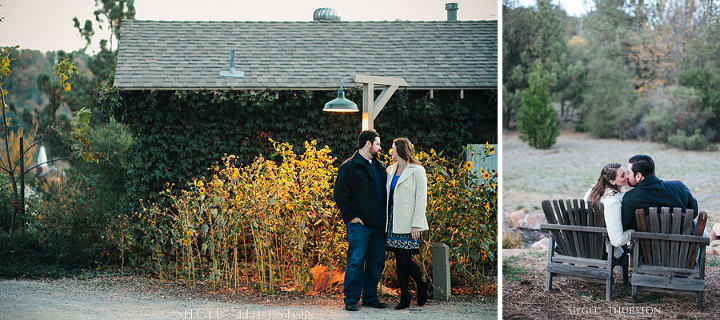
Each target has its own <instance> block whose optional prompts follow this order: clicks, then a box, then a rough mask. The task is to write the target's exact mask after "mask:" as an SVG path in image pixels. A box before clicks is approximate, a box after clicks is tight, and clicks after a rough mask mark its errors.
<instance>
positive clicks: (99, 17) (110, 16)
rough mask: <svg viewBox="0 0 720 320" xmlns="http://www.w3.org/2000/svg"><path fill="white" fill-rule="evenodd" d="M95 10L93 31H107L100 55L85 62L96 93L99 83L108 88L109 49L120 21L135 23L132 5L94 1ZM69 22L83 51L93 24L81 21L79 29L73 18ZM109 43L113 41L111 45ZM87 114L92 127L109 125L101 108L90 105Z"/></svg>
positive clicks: (130, 1)
mask: <svg viewBox="0 0 720 320" xmlns="http://www.w3.org/2000/svg"><path fill="white" fill-rule="evenodd" d="M95 6H96V10H95V11H94V12H93V14H94V15H95V21H96V22H97V23H98V26H97V27H98V28H99V29H100V30H104V29H105V28H107V29H108V30H110V39H102V40H100V52H97V53H96V54H95V55H93V56H91V57H90V58H89V59H88V68H89V69H90V71H91V72H92V74H93V75H94V78H93V79H91V86H92V88H96V89H97V90H100V89H98V86H99V85H102V84H103V82H109V85H112V82H113V75H114V70H115V63H116V59H117V55H116V52H115V51H114V49H113V48H114V45H113V43H117V42H119V40H120V28H121V27H122V22H123V20H133V19H135V1H134V0H95ZM73 21H74V23H75V28H76V29H77V30H78V32H79V33H80V36H82V37H83V38H84V39H85V41H86V45H85V48H86V49H87V47H88V46H90V44H91V42H92V37H93V36H94V35H95V28H94V27H93V22H92V21H90V20H85V23H84V24H83V25H82V26H81V25H80V20H78V18H77V17H75V18H73ZM113 39H115V40H116V41H115V42H113ZM81 83H82V79H81ZM91 111H92V117H91V119H92V120H91V121H92V123H96V122H99V123H107V122H109V120H110V111H109V110H106V108H105V107H104V106H102V105H97V104H95V103H93V104H91Z"/></svg>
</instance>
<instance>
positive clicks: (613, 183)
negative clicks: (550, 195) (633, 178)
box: [584, 163, 632, 255]
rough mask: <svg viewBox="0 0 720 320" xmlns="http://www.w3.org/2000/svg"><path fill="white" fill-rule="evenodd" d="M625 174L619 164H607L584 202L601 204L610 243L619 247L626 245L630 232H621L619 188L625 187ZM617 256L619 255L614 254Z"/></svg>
mask: <svg viewBox="0 0 720 320" xmlns="http://www.w3.org/2000/svg"><path fill="white" fill-rule="evenodd" d="M627 184H628V182H627V174H626V172H625V169H623V167H622V165H620V164H619V163H608V164H606V165H605V166H604V167H603V168H602V170H601V171H600V178H598V181H597V183H595V184H594V185H593V186H592V188H590V190H588V191H587V193H585V197H584V198H585V201H592V202H598V201H599V202H602V204H603V206H604V207H605V212H604V213H605V227H606V228H607V232H608V238H609V239H610V243H611V244H612V245H613V246H615V247H620V246H622V245H625V244H627V243H628V238H629V236H630V231H632V230H625V231H623V226H622V214H621V209H622V194H621V193H620V187H622V186H626V185H627ZM616 255H619V253H616Z"/></svg>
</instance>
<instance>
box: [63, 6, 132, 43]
mask: <svg viewBox="0 0 720 320" xmlns="http://www.w3.org/2000/svg"><path fill="white" fill-rule="evenodd" d="M95 7H96V8H97V9H96V10H95V11H94V12H93V15H95V22H97V23H98V28H99V29H100V30H103V29H104V28H108V30H110V46H109V51H112V50H113V37H115V39H117V40H120V28H121V27H122V22H123V20H132V19H135V0H95ZM73 22H74V23H75V28H76V29H78V32H79V33H80V35H81V36H82V37H83V38H84V39H85V41H87V44H86V45H85V48H87V47H88V46H90V43H91V42H92V37H93V35H95V29H94V28H93V23H92V21H90V20H85V23H84V24H83V26H82V27H80V20H78V18H77V17H75V18H73ZM105 23H107V25H104V24H105ZM101 49H102V48H101Z"/></svg>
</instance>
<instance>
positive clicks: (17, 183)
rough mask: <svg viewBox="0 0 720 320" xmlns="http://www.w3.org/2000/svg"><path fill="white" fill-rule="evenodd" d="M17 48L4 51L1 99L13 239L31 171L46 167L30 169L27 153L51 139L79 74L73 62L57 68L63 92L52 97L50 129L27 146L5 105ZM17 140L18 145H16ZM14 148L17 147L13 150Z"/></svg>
mask: <svg viewBox="0 0 720 320" xmlns="http://www.w3.org/2000/svg"><path fill="white" fill-rule="evenodd" d="M14 49H15V48H3V49H2V50H1V51H0V95H1V98H2V99H1V100H0V109H2V129H3V132H2V134H3V140H4V144H5V145H4V147H5V154H2V155H0V170H2V171H3V172H4V173H5V174H7V175H8V176H10V183H11V186H12V189H13V190H12V191H13V195H12V198H13V213H12V218H11V220H10V231H9V236H10V238H11V239H12V237H13V229H14V227H15V220H16V218H17V214H18V211H23V210H25V204H24V203H25V197H24V191H25V190H24V181H25V174H27V173H29V172H31V171H32V170H33V169H35V167H38V166H39V165H42V164H44V163H39V164H38V165H36V166H34V167H31V168H29V169H27V170H26V169H25V156H26V154H28V153H29V152H31V151H32V150H34V147H35V146H36V145H38V144H40V143H42V142H43V141H45V140H46V139H47V137H48V133H49V132H50V130H51V129H52V126H53V125H54V124H55V114H56V113H57V109H58V108H59V107H60V103H61V100H62V93H63V92H68V91H70V90H72V86H71V84H70V82H69V81H68V80H69V79H70V77H72V76H73V75H74V74H76V73H77V69H76V68H75V66H73V65H72V63H71V62H70V60H69V59H65V60H62V61H60V62H58V64H56V65H55V67H54V69H55V72H53V75H54V76H55V78H56V79H55V81H57V83H58V85H59V87H60V88H62V89H61V90H57V91H56V92H55V94H54V95H53V96H52V97H51V101H52V102H51V104H50V106H49V110H48V111H49V113H50V119H51V121H50V122H49V123H48V125H47V127H46V128H45V130H44V131H43V132H42V135H41V136H39V137H38V138H36V139H34V140H35V141H34V142H32V143H30V145H29V146H27V147H26V146H25V145H24V137H23V136H17V135H16V134H15V131H14V129H15V128H13V127H16V125H15V126H14V125H13V124H12V122H11V121H10V118H9V117H8V114H7V112H6V110H5V109H7V108H8V105H7V103H6V102H5V95H6V94H7V91H6V90H5V89H4V88H3V85H4V84H5V83H6V82H7V79H8V78H9V76H10V74H11V73H12V70H11V68H10V62H11V61H12V59H11V58H10V55H11V52H12V51H14ZM20 132H22V131H20ZM15 138H17V139H15ZM16 141H17V145H15V143H16ZM11 145H13V147H12V148H11ZM13 151H15V152H13ZM3 156H4V157H3ZM51 161H53V160H51Z"/></svg>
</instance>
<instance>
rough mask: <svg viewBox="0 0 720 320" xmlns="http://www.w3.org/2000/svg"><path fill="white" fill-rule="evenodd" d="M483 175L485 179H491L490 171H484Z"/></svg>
mask: <svg viewBox="0 0 720 320" xmlns="http://www.w3.org/2000/svg"><path fill="white" fill-rule="evenodd" d="M482 177H483V179H485V180H487V179H490V173H489V172H483V174H482Z"/></svg>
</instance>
